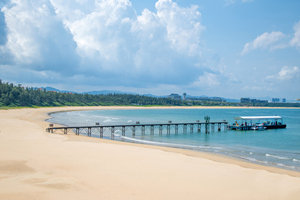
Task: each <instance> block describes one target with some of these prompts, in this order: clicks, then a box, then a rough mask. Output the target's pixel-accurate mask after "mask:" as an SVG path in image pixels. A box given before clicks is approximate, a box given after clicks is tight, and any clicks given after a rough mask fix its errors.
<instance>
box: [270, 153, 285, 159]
mask: <svg viewBox="0 0 300 200" xmlns="http://www.w3.org/2000/svg"><path fill="white" fill-rule="evenodd" d="M266 156H267V157H272V158H277V159H281V160H290V159H291V158H287V157H282V156H275V155H271V154H268V153H267V154H266Z"/></svg>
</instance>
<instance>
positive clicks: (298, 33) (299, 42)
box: [290, 21, 300, 47]
mask: <svg viewBox="0 0 300 200" xmlns="http://www.w3.org/2000/svg"><path fill="white" fill-rule="evenodd" d="M294 31H295V33H294V37H293V39H292V40H291V41H290V45H291V46H297V47H300V21H299V22H298V23H296V24H295V26H294Z"/></svg>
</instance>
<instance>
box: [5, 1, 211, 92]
mask: <svg viewBox="0 0 300 200" xmlns="http://www.w3.org/2000/svg"><path fill="white" fill-rule="evenodd" d="M11 2H12V4H11V5H6V6H4V7H3V9H2V11H3V13H4V16H5V22H6V24H7V29H8V33H7V39H8V42H7V43H6V44H5V46H2V47H1V49H0V51H2V54H7V55H11V57H12V58H13V59H11V60H10V62H12V64H11V65H9V66H10V67H17V68H20V67H21V68H26V69H27V68H28V69H31V70H36V71H45V72H47V73H50V72H53V73H58V74H60V75H61V76H62V77H63V76H69V77H75V76H76V75H78V74H80V76H84V77H85V78H82V80H84V81H89V80H93V81H92V82H93V83H94V84H95V85H97V84H98V85H103V84H107V85H124V86H126V85H127V86H133V85H135V86H137V85H138V86H139V87H143V86H145V85H153V84H178V83H190V82H193V81H194V80H195V79H197V77H199V75H201V74H203V73H204V71H205V70H210V69H209V67H206V68H204V67H199V63H200V62H201V57H200V55H201V53H202V44H201V40H202V38H201V33H202V32H203V30H204V29H205V28H204V26H203V25H202V24H201V14H200V12H199V11H198V7H197V6H191V7H186V8H183V7H180V6H179V5H178V4H177V3H175V2H173V1H171V0H158V1H157V3H156V5H155V7H156V12H151V11H149V10H147V9H145V10H144V11H143V12H142V14H141V15H137V13H136V12H135V10H134V8H133V7H132V4H131V2H130V1H129V0H101V1H98V0H77V1H72V2H71V1H63V0H12V1H11ZM26 72H27V73H30V72H31V71H30V70H28V71H26ZM20 81H22V80H20ZM45 81H51V79H49V80H45ZM53 81H61V79H60V78H59V79H56V80H55V79H54V80H53ZM81 84H83V83H81Z"/></svg>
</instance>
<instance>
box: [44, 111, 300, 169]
mask: <svg viewBox="0 0 300 200" xmlns="http://www.w3.org/2000/svg"><path fill="white" fill-rule="evenodd" d="M275 115H277V116H281V117H282V118H283V122H284V123H285V124H286V125H287V127H286V128H285V129H272V130H265V131H236V130H226V129H225V128H224V127H222V128H221V131H218V129H217V127H216V128H215V130H214V131H210V133H209V134H205V130H204V126H202V127H201V131H200V132H198V131H197V129H196V128H194V131H193V133H191V132H190V130H188V131H187V133H184V132H183V129H182V128H179V130H178V134H175V130H174V129H171V132H170V134H167V130H166V129H165V130H164V131H163V134H159V130H158V129H155V132H154V134H153V135H151V134H150V130H148V129H146V134H145V135H142V134H141V130H136V134H135V136H132V130H130V129H129V130H126V134H125V136H122V133H121V131H120V130H116V131H115V133H114V137H113V139H114V140H120V141H124V142H133V143H144V144H149V145H157V146H167V147H173V148H181V149H189V150H193V151H201V152H209V153H215V154H222V155H226V156H230V157H233V158H238V159H241V160H244V161H248V162H252V163H257V164H261V165H267V166H273V167H278V168H283V169H288V170H294V171H300V109H247V108H243V109H239V108H233V109H231V108H228V109H227V108H226V109H219V108H217V109H211V108H207V109H130V110H126V109H125V110H124V109H122V110H94V111H72V112H59V113H54V114H51V118H50V119H48V121H49V122H51V123H57V124H61V125H66V126H86V125H95V124H96V123H100V125H121V124H135V123H136V122H137V121H138V122H140V123H141V124H147V123H168V121H172V122H173V123H176V122H178V123H182V122H196V120H200V122H204V121H205V120H204V117H205V116H209V117H210V121H211V122H213V121H223V120H226V121H228V122H229V123H234V122H235V120H234V118H235V117H238V116H275ZM81 134H83V135H84V134H85V133H84V132H83V133H81ZM99 136H100V134H99V131H97V132H93V133H92V137H98V138H99ZM103 137H104V138H106V139H112V138H111V132H110V130H106V131H105V132H104V135H103Z"/></svg>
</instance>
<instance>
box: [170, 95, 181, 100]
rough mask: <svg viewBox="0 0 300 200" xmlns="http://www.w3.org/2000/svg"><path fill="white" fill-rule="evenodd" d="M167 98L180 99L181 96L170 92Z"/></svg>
mask: <svg viewBox="0 0 300 200" xmlns="http://www.w3.org/2000/svg"><path fill="white" fill-rule="evenodd" d="M168 98H170V99H174V100H181V96H180V95H178V94H173V93H172V94H170V95H169V96H168Z"/></svg>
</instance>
